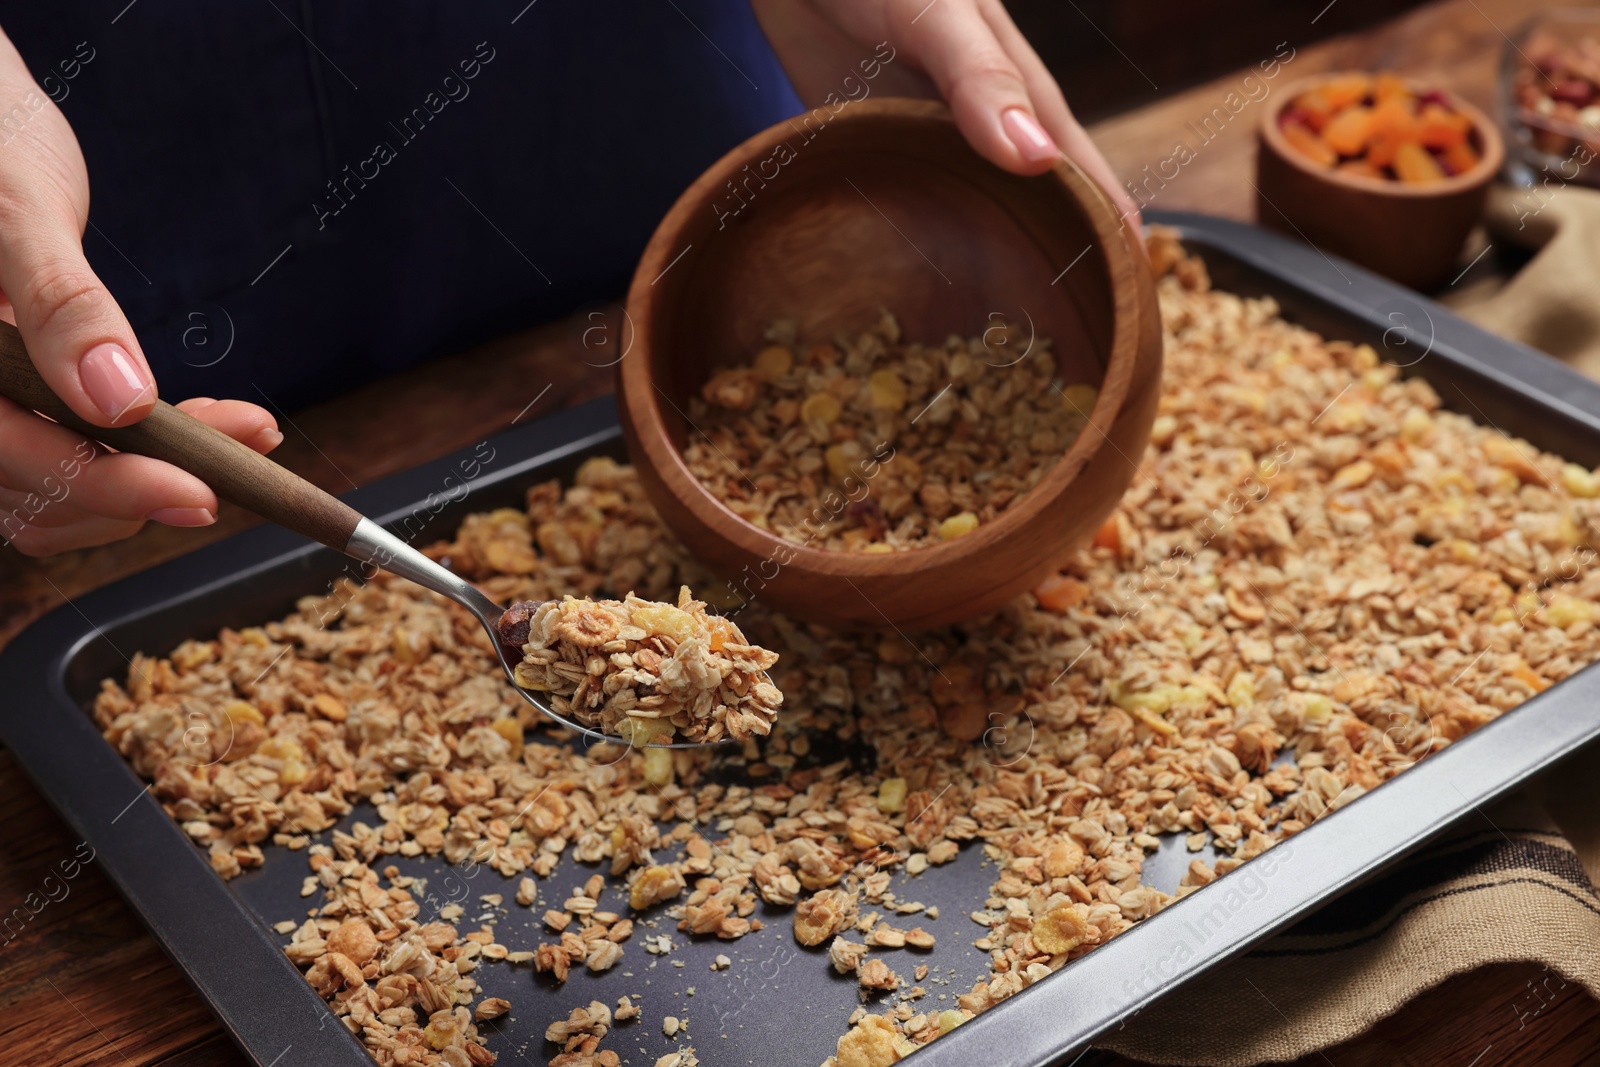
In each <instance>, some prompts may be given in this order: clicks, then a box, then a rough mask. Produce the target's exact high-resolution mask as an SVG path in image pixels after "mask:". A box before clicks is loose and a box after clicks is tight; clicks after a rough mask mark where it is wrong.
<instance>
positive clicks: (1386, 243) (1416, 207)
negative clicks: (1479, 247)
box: [1256, 74, 1505, 289]
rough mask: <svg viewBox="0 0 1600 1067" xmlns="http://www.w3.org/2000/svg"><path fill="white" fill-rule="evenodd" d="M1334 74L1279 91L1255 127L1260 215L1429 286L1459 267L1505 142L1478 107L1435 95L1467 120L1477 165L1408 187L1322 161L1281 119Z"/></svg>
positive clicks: (1328, 249) (1321, 245) (1327, 248)
mask: <svg viewBox="0 0 1600 1067" xmlns="http://www.w3.org/2000/svg"><path fill="white" fill-rule="evenodd" d="M1339 76H1340V75H1339V74H1319V75H1316V76H1315V77H1312V78H1306V79H1304V80H1302V81H1298V82H1294V83H1292V84H1290V85H1288V86H1286V87H1284V88H1283V89H1282V90H1280V93H1279V95H1278V97H1277V102H1276V103H1275V104H1274V105H1273V106H1270V107H1268V108H1267V110H1266V111H1265V112H1263V113H1262V116H1261V123H1260V125H1258V126H1257V127H1256V193H1257V200H1256V221H1258V222H1259V223H1261V224H1262V225H1263V226H1267V227H1270V228H1272V229H1275V230H1280V231H1282V232H1284V233H1286V234H1288V235H1289V236H1291V237H1299V238H1301V239H1302V240H1305V241H1308V242H1310V243H1311V244H1312V245H1314V246H1316V247H1317V248H1318V249H1320V250H1322V251H1323V252H1325V253H1328V254H1330V255H1339V256H1343V257H1344V258H1346V259H1348V260H1350V261H1351V262H1354V263H1358V264H1360V265H1361V266H1363V267H1366V268H1368V269H1369V270H1373V271H1376V272H1377V273H1379V274H1382V275H1385V276H1386V277H1389V278H1393V279H1394V280H1395V281H1397V282H1399V283H1400V284H1402V285H1409V286H1410V287H1412V288H1413V289H1432V288H1434V287H1436V286H1438V285H1439V284H1441V283H1442V282H1445V281H1447V280H1448V279H1449V278H1450V277H1451V276H1452V275H1453V274H1454V272H1455V268H1456V258H1457V256H1458V255H1459V254H1460V252H1461V246H1462V244H1463V243H1464V242H1465V241H1466V239H1467V234H1468V232H1469V231H1470V230H1471V229H1472V227H1473V225H1474V224H1476V223H1477V221H1478V220H1479V219H1480V218H1482V217H1483V208H1484V200H1485V198H1486V197H1487V195H1488V191H1489V183H1490V182H1491V181H1493V180H1494V177H1495V175H1496V174H1498V173H1499V171H1500V167H1501V164H1502V163H1503V162H1504V161H1505V142H1504V140H1503V139H1502V138H1501V136H1500V131H1499V130H1498V129H1497V128H1496V127H1495V124H1494V123H1493V122H1491V121H1490V120H1489V118H1488V117H1487V116H1486V115H1484V113H1483V112H1482V111H1479V110H1478V109H1477V108H1475V107H1473V106H1472V105H1471V104H1469V103H1467V102H1465V101H1464V100H1462V99H1460V98H1459V97H1457V96H1454V95H1453V94H1451V93H1448V92H1443V91H1442V90H1436V89H1433V87H1432V86H1427V85H1423V84H1421V83H1420V82H1414V81H1413V82H1411V83H1410V84H1411V89H1412V91H1413V92H1417V93H1419V94H1420V93H1422V92H1427V91H1434V92H1438V93H1439V95H1441V96H1443V97H1444V99H1445V101H1446V103H1447V104H1448V106H1449V107H1450V108H1451V109H1453V110H1454V111H1456V112H1457V113H1459V114H1463V115H1466V116H1467V117H1468V118H1470V119H1471V120H1472V133H1471V135H1470V136H1471V138H1472V142H1473V146H1474V147H1475V148H1477V150H1478V155H1479V160H1478V165H1477V166H1475V167H1473V168H1472V169H1471V170H1469V171H1466V172H1464V173H1462V174H1456V175H1453V176H1451V177H1448V178H1444V179H1442V180H1440V181H1436V182H1427V183H1417V184H1408V183H1405V182H1399V181H1390V180H1387V179H1383V178H1365V177H1361V176H1359V175H1353V174H1344V173H1341V172H1339V171H1336V170H1334V169H1332V168H1330V167H1322V166H1318V165H1317V164H1316V163H1313V162H1312V161H1311V160H1309V159H1307V158H1306V157H1305V155H1304V154H1302V153H1301V152H1299V151H1297V150H1296V149H1295V148H1294V146H1292V145H1290V144H1289V142H1288V141H1287V140H1285V139H1284V136H1283V131H1282V130H1281V129H1280V128H1279V118H1280V116H1282V114H1283V112H1284V110H1285V109H1286V108H1287V107H1289V105H1290V104H1291V103H1292V102H1293V101H1294V99H1295V98H1296V97H1297V96H1299V95H1300V94H1301V93H1302V92H1304V91H1305V90H1307V89H1311V88H1313V87H1315V86H1316V85H1318V84H1319V83H1321V82H1325V81H1327V80H1329V79H1331V78H1335V77H1339Z"/></svg>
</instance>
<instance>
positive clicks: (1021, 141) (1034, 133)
mask: <svg viewBox="0 0 1600 1067" xmlns="http://www.w3.org/2000/svg"><path fill="white" fill-rule="evenodd" d="M1000 125H1001V127H1002V128H1003V129H1004V130H1005V131H1006V136H1007V137H1009V138H1011V143H1012V144H1014V145H1016V146H1017V151H1018V152H1020V153H1022V158H1023V159H1026V160H1027V161H1028V162H1029V163H1038V162H1039V161H1040V160H1044V159H1055V158H1056V157H1057V156H1059V155H1060V154H1061V150H1060V149H1059V148H1057V147H1056V143H1055V142H1054V141H1053V140H1051V139H1050V135H1049V134H1048V133H1045V132H1044V127H1043V126H1041V125H1039V120H1038V119H1035V118H1034V117H1033V116H1032V115H1030V114H1028V113H1027V112H1026V111H1024V110H1022V108H1020V107H1013V108H1009V109H1007V110H1006V111H1005V113H1004V114H1002V115H1001V116H1000Z"/></svg>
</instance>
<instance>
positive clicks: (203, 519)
mask: <svg viewBox="0 0 1600 1067" xmlns="http://www.w3.org/2000/svg"><path fill="white" fill-rule="evenodd" d="M145 518H147V519H149V520H151V521H152V522H159V523H161V524H162V525H163V526H210V525H211V524H212V523H214V522H216V521H217V517H216V515H214V514H213V513H212V512H211V511H210V510H209V509H207V508H156V509H155V510H154V511H152V512H151V513H150V514H148V515H146V516H145Z"/></svg>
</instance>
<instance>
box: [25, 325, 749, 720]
mask: <svg viewBox="0 0 1600 1067" xmlns="http://www.w3.org/2000/svg"><path fill="white" fill-rule="evenodd" d="M0 395H4V396H6V397H9V398H10V399H11V400H14V401H16V402H17V403H19V404H21V405H23V406H24V407H26V408H29V409H30V410H33V411H37V412H39V413H40V414H42V415H45V416H47V417H49V418H51V419H53V420H55V421H56V422H58V423H61V424H62V425H63V426H70V427H71V428H72V429H74V430H77V431H78V432H79V433H82V434H84V435H85V436H87V437H89V438H90V439H91V440H95V441H100V442H102V443H104V444H106V445H109V446H110V447H112V448H115V449H116V450H117V451H119V452H133V453H137V454H139V455H142V456H150V457H152V458H154V459H159V460H164V461H166V462H167V463H171V464H172V465H173V466H175V467H179V468H181V469H183V470H186V471H188V472H189V473H190V474H193V475H194V476H195V477H197V478H199V479H200V480H202V481H203V482H205V483H206V484H207V485H209V486H211V488H212V490H213V491H215V492H216V494H217V495H218V496H220V497H222V498H223V499H224V500H229V501H231V502H233V503H235V504H238V505H239V506H240V507H242V508H246V509H248V510H250V511H253V512H255V513H256V514H257V515H260V516H261V517H262V518H264V519H269V520H271V521H272V522H276V523H278V524H279V525H280V526H285V527H287V528H289V529H291V530H293V531H295V532H296V533H299V534H304V535H305V536H307V537H309V538H311V539H312V540H314V541H318V542H320V543H322V544H324V545H327V546H328V547H329V548H332V549H334V550H335V551H338V552H342V553H344V554H345V555H347V556H350V557H352V558H353V559H357V560H360V561H361V562H363V563H370V564H372V565H374V566H377V567H381V568H383V569H384V570H387V571H389V572H390V573H392V574H397V575H399V576H400V577H402V578H407V579H409V580H411V581H413V582H415V583H417V584H418V585H420V586H422V587H423V588H424V589H431V590H433V591H434V592H435V593H439V594H440V595H442V596H446V597H449V598H450V599H451V600H454V601H455V602H456V603H457V604H460V605H461V606H462V607H464V608H466V609H467V610H468V611H470V612H472V614H473V617H474V618H476V619H477V620H478V621H479V622H480V623H482V624H483V628H484V629H485V630H486V631H488V634H489V641H490V644H492V645H493V646H494V650H495V654H496V655H497V656H498V657H499V659H500V666H501V668H502V669H503V670H504V671H505V674H506V681H507V682H508V683H509V684H510V685H511V687H512V688H513V689H515V690H516V691H517V692H518V693H520V694H521V695H522V699H524V700H526V701H527V702H528V703H529V704H532V705H533V706H534V707H535V708H538V709H539V713H540V714H542V715H543V716H544V717H545V718H547V719H549V720H550V721H552V722H556V723H560V724H561V725H562V726H565V727H566V728H567V729H569V730H572V731H573V732H575V733H578V734H581V735H583V736H584V737H586V738H589V739H591V740H593V741H597V742H599V741H606V742H610V743H612V744H618V745H626V746H628V747H630V748H632V747H637V746H636V744H635V743H634V742H632V741H629V740H626V739H624V738H621V737H617V736H614V735H612V734H607V733H604V732H603V731H600V730H596V729H594V728H593V727H589V726H584V725H583V724H582V723H579V722H574V721H573V720H572V719H570V718H567V717H566V716H564V715H561V714H559V713H558V712H557V711H556V710H555V709H554V708H552V707H551V706H550V705H549V704H548V703H546V702H545V701H543V700H541V699H540V698H539V697H538V696H537V695H536V694H534V693H532V692H530V691H528V690H526V689H524V688H522V687H521V686H520V685H517V684H516V681H515V679H514V678H513V676H512V673H511V671H512V668H513V667H515V666H516V662H517V660H520V650H515V651H516V652H517V659H516V660H513V658H512V656H513V651H514V650H511V649H508V648H507V647H506V645H505V644H503V643H502V642H501V640H500V628H499V622H500V616H501V615H502V614H503V612H504V609H502V608H501V606H500V605H499V604H496V603H495V602H494V601H493V600H490V599H489V598H488V597H487V596H485V595H484V594H483V592H482V591H481V590H480V589H478V588H477V586H475V585H473V584H472V583H471V582H469V581H467V580H466V579H465V578H462V577H461V576H460V575H459V574H455V573H452V572H451V571H450V570H448V569H447V568H445V567H443V566H440V565H439V564H438V563H435V562H434V561H433V560H431V559H429V558H428V557H427V556H424V555H423V554H422V553H421V552H418V551H417V550H416V549H414V548H412V547H411V546H410V545H408V544H406V543H405V542H404V541H402V540H400V539H399V538H398V537H396V536H394V534H392V533H390V532H389V531H388V530H385V529H384V528H383V527H382V526H379V525H378V524H377V523H375V522H373V521H372V520H371V519H369V518H367V517H366V516H364V515H362V514H361V513H360V512H358V511H356V510H355V509H354V508H352V507H351V506H350V505H348V504H346V503H345V502H344V501H342V500H340V499H338V498H337V497H335V496H332V495H331V494H329V493H325V492H323V491H322V490H321V489H318V488H317V487H316V486H314V485H312V484H311V483H310V482H308V481H306V480H305V479H304V478H301V477H300V476H299V475H297V474H294V473H292V472H291V471H289V470H287V469H285V468H283V467H280V466H279V465H278V464H276V463H274V462H273V461H272V460H270V459H268V458H267V457H266V456H263V455H261V454H260V453H258V452H256V451H255V450H253V449H251V448H249V447H248V446H246V445H242V444H240V443H239V442H238V441H235V440H234V439H233V438H231V437H229V436H228V435H227V434H225V433H222V432H221V431H220V430H215V429H213V428H212V427H210V426H207V425H206V424H205V423H203V422H201V421H200V420H199V419H196V418H194V417H193V416H191V415H187V414H185V413H184V412H182V411H179V410H178V409H177V408H175V407H173V406H172V405H171V404H168V403H166V402H165V401H160V400H158V401H156V405H155V407H154V408H153V409H152V410H151V411H150V414H148V415H146V416H145V417H144V418H142V419H140V420H139V421H138V422H135V423H131V424H129V425H127V426H119V427H115V428H107V427H103V426H94V425H91V424H90V423H87V422H85V421H83V420H82V419H80V418H79V417H78V416H77V415H76V414H75V413H74V412H73V411H72V409H71V408H69V407H68V406H67V405H66V403H65V402H64V401H63V400H62V399H61V398H60V397H58V396H57V395H56V394H55V392H54V391H53V390H52V389H51V388H50V386H49V385H47V384H46V383H45V380H44V379H43V378H41V377H40V376H39V372H38V370H37V369H36V368H35V367H34V365H33V360H32V359H31V358H29V356H28V351H27V348H26V346H24V345H23V343H22V335H21V334H19V333H18V332H17V330H16V327H14V326H11V325H10V324H8V323H4V322H0ZM729 740H732V739H731V738H724V739H722V740H719V741H709V742H707V741H678V742H671V743H665V744H657V743H654V742H652V743H651V747H656V748H708V747H712V746H714V745H721V744H724V743H726V742H727V741H729Z"/></svg>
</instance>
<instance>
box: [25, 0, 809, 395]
mask: <svg viewBox="0 0 1600 1067" xmlns="http://www.w3.org/2000/svg"><path fill="white" fill-rule="evenodd" d="M0 27H4V29H5V31H6V32H7V34H8V35H9V36H10V37H11V39H12V40H13V42H14V43H15V44H16V45H17V48H18V50H19V51H20V52H21V53H22V55H23V57H24V59H26V60H27V62H28V66H29V69H30V70H31V71H32V72H33V74H34V77H35V78H36V79H38V80H39V82H40V83H41V86H42V87H43V89H44V90H45V91H46V93H47V94H48V95H49V96H50V97H51V98H52V99H54V100H56V101H57V103H59V104H60V106H61V109H62V110H63V112H64V113H65V114H66V116H67V118H68V120H69V121H70V122H71V123H72V127H73V129H74V131H75V132H76V133H77V136H78V141H79V143H80V144H81V145H82V147H83V153H84V157H85V159H86V160H87V163H88V170H89V183H90V192H91V205H90V214H89V225H88V227H87V229H86V232H85V234H84V250H85V252H86V253H87V256H88V259H89V262H90V264H91V265H92V266H93V267H94V269H95V271H96V272H97V273H98V274H99V275H100V277H101V278H102V279H103V280H104V281H105V283H106V284H107V286H109V288H110V290H111V292H112V294H113V295H114V296H115V297H116V298H117V300H118V302H119V303H120V304H121V305H122V308H123V310H124V311H125V312H126V313H127V315H128V318H129V320H130V321H131V322H132V324H133V328H134V330H135V332H136V333H137V334H138V337H139V341H140V343H141V344H142V345H143V347H144V351H145V354H146V356H147V358H148V359H149V361H150V364H151V367H152V368H153V369H154V371H155V373H156V377H157V381H158V382H159V383H160V387H161V393H162V396H163V397H164V398H165V399H168V400H179V399H182V398H184V397H188V396H196V395H205V396H215V397H237V398H240V399H244V400H251V401H254V402H256V403H262V404H266V402H267V401H270V405H269V406H276V407H278V408H280V409H282V410H290V411H292V410H294V409H295V408H298V407H301V406H303V405H305V404H307V403H310V402H313V401H315V400H318V399H321V398H324V397H328V396H331V395H335V394H337V393H339V392H342V391H344V390H347V389H349V388H351V387H353V386H355V385H358V384H360V383H362V382H365V381H368V380H371V379H373V378H377V377H382V376H384V375H387V374H390V373H393V372H394V371H396V370H398V369H400V368H402V367H406V366H409V365H412V364H415V363H417V362H419V361H422V360H425V359H428V358H429V357H432V356H436V355H441V354H445V353H449V352H454V351H459V350H460V349H462V348H464V347H467V346H469V345H472V344H474V343H477V342H480V341H483V340H485V339H487V338H491V337H494V336H496V335H500V334H504V333H506V332H509V331H513V330H517V329H519V328H525V327H528V326H531V325H534V324H537V323H540V322H543V321H548V320H550V319H554V318H557V317H560V316H562V315H564V314H566V313H568V312H570V311H571V310H572V309H574V308H575V307H578V306H580V305H582V304H584V303H588V302H592V301H596V300H602V299H607V298H614V297H618V296H620V294H621V293H622V292H623V291H624V290H625V288H626V285H627V281H628V277H629V274H630V272H631V271H632V268H633V265H634V263H635V261H636V260H637V258H638V256H639V253H640V252H641V251H642V250H643V248H644V244H645V242H646V241H647V240H648V239H649V236H650V233H651V231H652V229H653V228H654V226H655V224H656V222H657V221H659V219H660V218H661V216H662V214H663V213H664V212H665V211H666V209H667V208H668V207H669V206H670V205H671V203H672V201H673V200H674V199H675V198H676V197H677V195H678V194H679V193H680V192H682V190H683V189H684V188H685V187H686V186H687V185H688V184H689V183H690V182H691V181H693V180H694V178H695V177H696V176H697V175H698V174H699V173H700V172H701V171H702V170H704V169H705V168H706V167H707V166H708V165H710V164H711V163H712V162H713V161H715V160H716V159H717V157H718V156H720V155H721V154H722V153H724V152H726V151H727V150H728V149H730V148H732V147H733V146H734V145H736V144H738V143H739V142H740V141H741V140H743V139H744V138H746V137H748V136H749V135H751V134H753V133H755V132H757V131H759V130H761V129H763V128H765V127H766V126H769V125H771V124H772V123H774V122H777V121H779V120H781V119H783V118H786V117H788V116H790V115H793V114H795V113H796V112H798V111H800V110H801V104H800V102H799V100H798V98H797V97H796V96H795V93H794V90H793V89H792V87H791V86H790V84H789V82H788V79H787V78H786V76H785V75H784V73H783V70H782V68H781V67H780V66H779V65H778V62H777V60H776V58H775V57H774V56H773V54H772V51H771V49H770V48H769V47H768V46H767V44H766V41H765V39H764V38H763V36H762V34H761V30H760V28H759V26H758V25H757V24H756V21H755V18H754V16H753V15H752V14H751V12H750V10H749V7H748V5H747V4H745V3H743V2H740V0H732V2H730V0H636V2H634V3H616V2H603V0H534V2H532V3H529V2H528V0H505V2H495V3H492V4H491V3H464V2H456V3H445V2H442V0H435V2H428V0H385V2H382V3H378V2H372V0H233V2H229V3H217V2H215V0H210V2H208V0H134V2H132V3H129V2H128V0H107V2H103V3H102V2H98V0H96V2H93V3H79V2H73V3H54V2H52V3H40V2H38V0H30V2H28V3H18V2H11V3H0ZM0 148H3V146H0Z"/></svg>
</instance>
